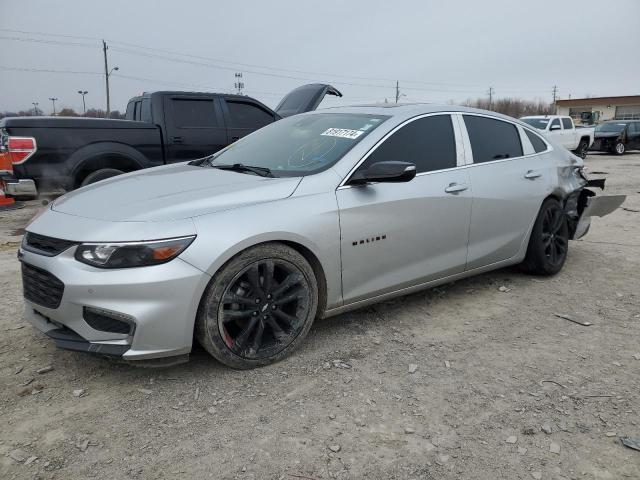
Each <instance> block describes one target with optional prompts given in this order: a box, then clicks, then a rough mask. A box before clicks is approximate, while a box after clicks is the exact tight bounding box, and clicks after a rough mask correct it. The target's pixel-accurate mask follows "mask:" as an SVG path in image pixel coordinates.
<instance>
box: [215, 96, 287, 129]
mask: <svg viewBox="0 0 640 480" xmlns="http://www.w3.org/2000/svg"><path fill="white" fill-rule="evenodd" d="M227 106H228V107H229V127H230V128H251V129H258V128H261V127H264V126H265V125H268V124H270V123H273V122H274V120H275V118H274V117H273V115H272V114H270V113H268V112H267V111H265V110H263V109H262V108H260V107H258V106H257V105H252V104H250V103H245V102H237V101H233V100H227Z"/></svg>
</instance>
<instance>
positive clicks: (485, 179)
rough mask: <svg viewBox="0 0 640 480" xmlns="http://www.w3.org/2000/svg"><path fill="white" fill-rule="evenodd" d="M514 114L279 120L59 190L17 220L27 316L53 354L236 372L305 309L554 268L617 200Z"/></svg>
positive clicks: (327, 311) (346, 113)
mask: <svg viewBox="0 0 640 480" xmlns="http://www.w3.org/2000/svg"><path fill="white" fill-rule="evenodd" d="M590 185H591V186H600V187H602V186H603V182H602V181H599V180H591V181H590V180H588V179H587V177H586V174H585V173H584V171H583V163H582V160H581V159H580V158H578V157H576V156H574V155H572V154H571V153H569V152H567V151H566V150H564V149H562V148H559V147H557V146H556V145H554V144H553V143H551V142H550V141H549V140H547V139H545V138H543V137H542V136H540V135H539V133H538V132H536V131H535V129H533V128H531V127H530V126H529V125H527V124H524V123H522V122H519V121H518V120H515V119H513V118H510V117H505V116H502V115H498V114H495V113H492V112H486V111H481V110H473V109H466V108H460V107H451V106H436V105H402V106H397V105H389V106H387V105H385V106H379V105H378V106H359V107H341V108H333V109H325V110H321V111H316V112H312V113H308V114H302V115H296V116H293V117H289V118H286V119H284V120H281V121H278V122H276V123H274V124H272V125H269V126H267V127H264V128H263V129H261V130H259V131H257V132H255V133H253V134H251V135H249V136H247V137H245V138H243V139H241V140H240V141H238V142H236V143H235V144H232V145H230V146H229V147H227V148H226V149H224V150H222V151H221V152H218V153H217V154H215V155H212V156H210V157H207V158H204V159H199V160H195V161H193V162H189V163H179V164H174V165H167V166H164V167H159V168H154V169H149V170H143V171H140V172H133V173H130V174H126V175H121V176H119V177H115V178H111V179H108V180H105V181H102V182H99V183H97V184H94V185H90V186H87V187H84V188H81V189H79V190H76V191H74V192H71V193H69V194H67V195H64V196H63V197H61V198H59V199H58V200H56V201H55V202H53V203H52V204H51V205H50V206H49V207H48V208H47V209H46V211H45V212H44V213H43V214H42V215H40V216H39V217H38V218H36V219H35V220H34V221H33V222H32V223H31V224H30V225H29V226H28V228H27V234H26V235H25V237H24V241H23V244H22V246H21V248H20V252H19V258H20V260H21V262H22V274H23V283H24V295H25V303H26V310H25V311H26V315H27V316H28V318H29V319H30V320H31V322H32V323H33V324H34V325H35V326H36V327H37V328H39V329H40V330H42V331H43V332H45V333H47V334H48V335H49V336H50V337H52V338H53V339H54V340H55V341H56V343H57V345H58V346H60V347H62V348H67V349H72V350H79V351H88V352H94V353H98V354H103V355H111V356H117V357H121V358H122V359H124V360H128V361H141V362H142V361H145V362H151V363H156V364H162V363H175V362H178V361H183V360H184V359H186V358H188V354H189V352H190V351H191V348H192V344H193V339H194V338H195V339H197V340H198V341H199V342H200V343H201V344H202V346H203V347H204V348H205V349H206V350H207V351H208V352H209V353H210V354H211V355H213V356H214V357H215V358H216V359H218V360H219V361H221V362H223V363H225V364H226V365H229V366H231V367H235V368H251V367H256V366H260V365H265V364H269V363H272V362H275V361H277V360H280V359H282V358H283V357H285V356H287V355H288V354H289V353H291V352H292V351H293V350H294V349H295V348H296V347H297V346H298V345H299V344H300V343H301V342H302V341H303V339H304V338H305V336H306V334H307V332H308V331H309V329H310V327H311V325H312V323H313V321H314V319H315V318H318V317H327V316H331V315H336V314H339V313H342V312H345V311H347V310H350V309H354V308H358V307H361V306H363V305H367V304H369V303H372V302H377V301H380V300H384V299H388V298H390V297H394V296H399V295H405V294H408V293H411V292H414V291H416V290H420V289H423V288H427V287H431V286H434V285H438V284H441V283H445V282H450V281H453V280H457V279H460V278H463V277H467V276H470V275H476V274H479V273H482V272H486V271H489V270H493V269H496V268H501V267H505V266H507V265H515V264H519V265H521V267H522V269H523V270H524V271H526V272H528V273H531V274H535V275H553V274H555V273H556V272H558V271H559V270H560V269H561V268H562V266H563V264H564V263H565V260H566V258H567V252H568V247H569V240H570V239H575V238H579V237H581V236H582V235H584V234H585V233H586V231H587V229H588V228H589V225H590V217H591V216H593V215H599V216H602V215H605V214H607V213H609V212H611V211H613V210H614V209H615V208H617V207H618V206H619V205H620V204H621V203H622V201H623V200H624V197H602V196H595V194H594V193H593V192H592V191H591V190H589V189H587V188H585V187H588V186H590Z"/></svg>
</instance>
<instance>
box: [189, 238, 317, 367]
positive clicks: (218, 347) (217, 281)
mask: <svg viewBox="0 0 640 480" xmlns="http://www.w3.org/2000/svg"><path fill="white" fill-rule="evenodd" d="M318 303H319V302H318V282H317V279H316V275H315V272H314V270H313V268H312V267H311V265H310V264H309V262H308V261H307V260H306V259H305V257H304V256H303V255H302V254H300V252H298V251H297V250H294V249H293V248H291V247H289V246H287V245H284V244H281V243H265V244H261V245H257V246H255V247H251V248H249V249H247V250H245V251H243V252H241V253H239V254H238V255H236V256H235V257H234V258H232V259H231V260H229V261H228V262H227V263H226V264H225V265H224V266H223V267H222V268H221V269H220V270H219V271H218V272H217V273H216V274H215V275H214V277H213V279H212V280H211V281H210V282H209V285H208V287H207V290H206V291H205V293H204V295H203V297H202V300H201V301H200V307H199V308H198V315H197V319H196V325H195V327H196V328H195V333H196V338H197V339H198V341H199V342H200V343H201V344H202V346H203V347H204V348H205V349H206V350H207V351H208V352H209V353H210V354H211V355H212V356H214V357H215V358H216V359H217V360H219V361H220V362H222V363H224V364H225V365H228V366H230V367H233V368H242V369H244V368H254V367H259V366H262V365H267V364H270V363H274V362H277V361H278V360H281V359H283V358H284V357H286V356H287V355H289V353H291V352H292V351H293V350H294V349H295V348H296V347H297V346H298V345H299V344H300V343H301V342H302V341H303V340H304V338H305V337H306V335H307V333H308V332H309V329H310V328H311V325H312V324H313V321H314V319H315V317H316V313H317V311H318V309H319V306H318Z"/></svg>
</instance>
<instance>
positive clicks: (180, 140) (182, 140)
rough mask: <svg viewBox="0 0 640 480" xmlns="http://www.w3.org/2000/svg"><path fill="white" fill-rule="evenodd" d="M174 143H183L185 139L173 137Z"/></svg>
mask: <svg viewBox="0 0 640 480" xmlns="http://www.w3.org/2000/svg"><path fill="white" fill-rule="evenodd" d="M171 142H172V143H182V142H184V137H171Z"/></svg>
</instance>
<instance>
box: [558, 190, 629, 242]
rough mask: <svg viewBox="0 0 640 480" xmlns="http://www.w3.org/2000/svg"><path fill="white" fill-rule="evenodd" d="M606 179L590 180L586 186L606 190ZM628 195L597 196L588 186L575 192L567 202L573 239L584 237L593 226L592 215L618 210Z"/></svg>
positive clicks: (599, 215)
mask: <svg viewBox="0 0 640 480" xmlns="http://www.w3.org/2000/svg"><path fill="white" fill-rule="evenodd" d="M604 183H605V180H604V179H595V180H588V181H587V183H586V185H585V186H586V187H596V188H600V189H602V190H604ZM626 198H627V196H626V195H602V196H597V195H596V194H595V192H593V191H592V190H589V189H588V188H584V187H583V188H581V189H579V190H576V191H575V192H573V193H572V194H571V195H570V196H569V198H568V199H567V201H566V203H565V213H566V214H567V218H568V219H569V225H570V230H571V237H570V238H571V239H572V240H577V239H579V238H582V237H584V236H585V235H586V234H587V232H588V231H589V227H590V226H591V217H604V216H605V215H609V214H610V213H611V212H613V211H614V210H616V209H617V208H618V207H619V206H620V205H622V204H623V203H624V201H625V200H626Z"/></svg>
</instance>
